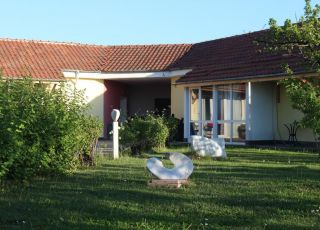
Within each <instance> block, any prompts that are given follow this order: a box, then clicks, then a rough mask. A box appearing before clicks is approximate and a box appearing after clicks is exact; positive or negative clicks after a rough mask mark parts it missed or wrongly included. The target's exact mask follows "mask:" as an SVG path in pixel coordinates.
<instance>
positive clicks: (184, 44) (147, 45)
mask: <svg viewBox="0 0 320 230" xmlns="http://www.w3.org/2000/svg"><path fill="white" fill-rule="evenodd" d="M192 45H194V43H174V44H169V43H167V44H143V45H139V44H133V45H108V46H107V47H109V48H119V47H159V46H192Z"/></svg>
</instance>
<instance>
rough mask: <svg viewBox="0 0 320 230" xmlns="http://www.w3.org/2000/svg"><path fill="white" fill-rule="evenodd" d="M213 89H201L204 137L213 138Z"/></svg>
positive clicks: (208, 87)
mask: <svg viewBox="0 0 320 230" xmlns="http://www.w3.org/2000/svg"><path fill="white" fill-rule="evenodd" d="M212 121H213V87H212V86H205V87H201V123H202V135H203V136H204V137H207V138H212V134H213V133H212V130H213V122H212Z"/></svg>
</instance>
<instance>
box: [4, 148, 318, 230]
mask: <svg viewBox="0 0 320 230" xmlns="http://www.w3.org/2000/svg"><path fill="white" fill-rule="evenodd" d="M178 150H179V151H181V152H185V151H186V149H178ZM178 150H177V151H178ZM227 152H228V156H229V158H228V160H226V161H216V160H212V159H209V158H208V159H200V160H199V159H194V160H193V162H194V165H195V170H194V173H193V174H192V175H191V178H190V179H191V182H192V183H191V184H190V186H188V187H187V188H182V189H178V190H176V189H170V188H149V187H147V185H146V184H147V180H148V179H149V175H148V173H147V171H146V169H145V163H146V158H131V157H123V158H121V159H120V160H116V161H112V160H108V159H100V161H99V165H98V166H97V167H96V168H86V169H82V170H79V171H78V172H77V173H75V174H73V175H69V176H64V177H62V176H60V177H56V178H46V179H43V178H39V179H36V180H34V181H33V182H32V183H30V184H29V185H19V184H13V183H6V184H2V185H1V190H0V229H157V230H158V229H320V162H319V158H318V155H317V154H312V153H295V152H285V151H271V150H255V149H247V148H229V149H227ZM159 156H160V155H159ZM166 163H167V164H168V162H166Z"/></svg>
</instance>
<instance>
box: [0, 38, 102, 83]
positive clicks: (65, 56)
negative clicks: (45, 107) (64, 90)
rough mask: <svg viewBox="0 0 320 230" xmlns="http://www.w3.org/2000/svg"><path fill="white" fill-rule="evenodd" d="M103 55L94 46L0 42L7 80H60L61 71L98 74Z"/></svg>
mask: <svg viewBox="0 0 320 230" xmlns="http://www.w3.org/2000/svg"><path fill="white" fill-rule="evenodd" d="M106 51H107V49H106V48H105V47H103V46H96V45H80V44H76V43H57V42H45V41H29V40H13V39H0V68H1V69H2V73H3V75H4V76H7V77H17V78H19V77H22V76H32V77H33V78H36V79H48V80H59V79H62V70H63V69H74V70H84V71H98V70H99V68H100V66H101V63H102V61H103V58H104V57H105V54H106Z"/></svg>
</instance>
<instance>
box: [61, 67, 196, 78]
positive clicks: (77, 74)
mask: <svg viewBox="0 0 320 230" xmlns="http://www.w3.org/2000/svg"><path fill="white" fill-rule="evenodd" d="M190 71H191V69H184V70H172V71H157V72H129V73H123V72H119V73H105V72H87V71H79V70H63V71H62V73H63V76H64V77H65V78H75V79H96V80H102V79H105V80H123V79H128V80H130V79H155V78H171V77H181V76H184V75H185V74H186V73H188V72H190Z"/></svg>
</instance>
